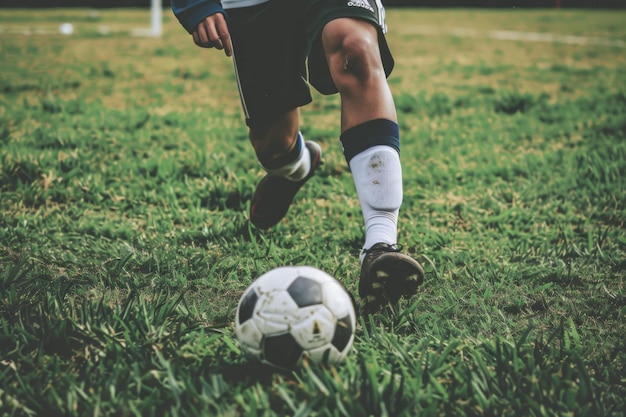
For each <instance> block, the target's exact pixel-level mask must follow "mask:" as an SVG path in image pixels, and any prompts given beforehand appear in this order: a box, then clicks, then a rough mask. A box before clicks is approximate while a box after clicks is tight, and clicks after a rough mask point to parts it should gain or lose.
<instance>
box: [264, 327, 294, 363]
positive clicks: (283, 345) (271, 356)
mask: <svg viewBox="0 0 626 417" xmlns="http://www.w3.org/2000/svg"><path fill="white" fill-rule="evenodd" d="M302 352H303V349H302V347H301V346H300V345H299V344H298V342H296V339H294V338H293V336H292V335H291V333H283V334H280V335H276V336H268V337H265V338H264V339H263V356H264V359H265V360H266V361H267V362H269V363H271V364H272V365H274V366H278V367H280V368H285V369H292V368H295V367H296V365H297V364H298V361H299V360H300V357H301V356H302Z"/></svg>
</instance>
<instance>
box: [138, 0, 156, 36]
mask: <svg viewBox="0 0 626 417" xmlns="http://www.w3.org/2000/svg"><path fill="white" fill-rule="evenodd" d="M161 2H162V0H150V27H149V28H140V29H134V30H133V31H132V34H133V35H135V36H147V37H152V38H160V37H161V36H162V35H163V5H162V3H161Z"/></svg>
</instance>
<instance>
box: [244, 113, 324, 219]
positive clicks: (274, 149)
mask: <svg viewBox="0 0 626 417" xmlns="http://www.w3.org/2000/svg"><path fill="white" fill-rule="evenodd" d="M299 120H300V118H299V111H298V109H294V110H292V111H289V112H287V113H285V114H284V115H282V116H280V117H278V118H277V119H276V120H275V121H274V122H273V123H271V124H267V125H265V124H264V125H261V126H255V127H250V135H249V136H250V141H251V143H252V146H253V147H254V150H255V152H256V155H257V158H258V160H259V162H260V163H261V165H262V166H263V168H264V169H265V171H266V172H267V175H266V176H265V177H264V178H263V179H262V180H261V182H259V184H258V185H257V187H256V190H255V192H254V196H253V197H252V203H251V205H250V221H251V222H252V224H254V225H255V226H256V227H258V228H260V229H268V228H270V227H272V226H274V225H275V224H276V223H278V222H279V221H280V220H281V219H282V218H283V217H284V216H285V214H287V211H288V210H289V206H290V205H291V202H292V201H293V198H294V197H295V195H296V193H297V192H298V190H299V189H300V188H301V187H302V186H303V185H304V183H306V182H307V181H308V180H309V178H311V176H312V175H313V173H314V172H315V169H316V168H317V167H318V166H319V164H320V162H321V155H322V151H321V148H320V147H319V146H318V145H317V144H316V143H315V142H311V141H309V142H305V141H304V139H303V137H302V135H301V134H300V132H299V131H298V128H299Z"/></svg>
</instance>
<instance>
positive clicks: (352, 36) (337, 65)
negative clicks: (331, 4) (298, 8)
mask: <svg viewBox="0 0 626 417" xmlns="http://www.w3.org/2000/svg"><path fill="white" fill-rule="evenodd" d="M332 23H333V22H331V23H329V24H328V25H327V28H325V29H324V33H323V41H324V50H325V53H326V57H327V60H328V65H329V68H330V72H331V75H332V77H333V81H334V82H335V84H336V85H337V88H338V89H339V91H342V90H345V89H346V88H350V87H354V86H363V85H364V84H367V83H368V82H370V81H371V80H373V79H376V77H380V76H382V77H384V70H383V66H382V62H381V59H380V52H379V48H378V33H377V32H376V29H375V28H374V27H372V26H371V25H370V24H369V23H365V22H358V24H357V26H356V28H357V29H356V30H355V27H354V26H349V25H341V24H336V25H333V26H331V24H332ZM362 25H367V27H364V26H362Z"/></svg>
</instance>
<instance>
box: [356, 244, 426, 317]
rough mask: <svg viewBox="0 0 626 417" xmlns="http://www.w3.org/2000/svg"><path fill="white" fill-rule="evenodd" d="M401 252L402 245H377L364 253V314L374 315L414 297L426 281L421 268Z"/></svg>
mask: <svg viewBox="0 0 626 417" xmlns="http://www.w3.org/2000/svg"><path fill="white" fill-rule="evenodd" d="M401 249H402V247H401V246H400V245H389V244H387V243H377V244H375V245H374V246H372V247H371V248H370V249H364V250H363V252H364V253H365V258H364V259H363V265H362V266H361V277H360V280H359V295H360V296H361V305H362V311H363V312H364V313H366V314H370V313H374V312H376V311H378V310H379V309H380V308H381V307H382V306H383V305H385V304H387V303H396V302H397V301H398V300H399V299H400V298H401V297H409V296H411V295H413V294H415V293H416V292H417V288H418V287H419V286H420V285H421V284H422V282H423V281H424V269H423V268H422V266H421V265H420V264H419V263H418V262H417V261H416V260H415V259H413V258H411V257H410V256H408V255H405V254H403V253H400V250H401Z"/></svg>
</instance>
